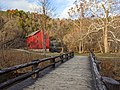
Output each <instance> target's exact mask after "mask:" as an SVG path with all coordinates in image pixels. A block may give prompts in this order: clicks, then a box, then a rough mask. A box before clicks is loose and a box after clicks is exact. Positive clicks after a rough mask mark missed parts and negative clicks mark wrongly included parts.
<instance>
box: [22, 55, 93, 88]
mask: <svg viewBox="0 0 120 90" xmlns="http://www.w3.org/2000/svg"><path fill="white" fill-rule="evenodd" d="M89 68H90V66H89V61H88V57H86V56H75V57H74V58H73V59H71V60H69V61H67V62H65V63H64V64H62V65H60V66H59V67H58V68H56V69H55V70H53V71H51V72H50V73H49V74H46V75H45V76H43V77H42V78H38V80H37V81H36V82H35V83H34V84H33V85H31V86H28V87H26V88H24V90H91V83H90V81H91V72H90V70H89Z"/></svg>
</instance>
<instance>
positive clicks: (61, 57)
mask: <svg viewBox="0 0 120 90" xmlns="http://www.w3.org/2000/svg"><path fill="white" fill-rule="evenodd" d="M60 59H61V63H63V55H61V56H60Z"/></svg>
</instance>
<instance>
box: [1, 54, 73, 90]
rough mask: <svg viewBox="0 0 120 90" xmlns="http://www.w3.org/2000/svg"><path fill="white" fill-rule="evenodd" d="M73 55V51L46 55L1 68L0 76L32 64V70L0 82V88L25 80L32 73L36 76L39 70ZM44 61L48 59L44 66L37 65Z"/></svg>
mask: <svg viewBox="0 0 120 90" xmlns="http://www.w3.org/2000/svg"><path fill="white" fill-rule="evenodd" d="M73 57H74V53H73V52H69V53H65V54H61V55H58V56H53V57H48V58H44V59H37V60H33V61H32V62H29V63H25V64H21V65H16V66H13V67H9V68H5V69H2V70H0V76H2V75H4V74H7V73H9V72H13V71H16V70H19V69H22V68H26V67H30V66H32V71H30V72H27V73H25V74H23V75H20V76H18V77H15V78H13V79H9V80H7V81H5V82H2V83H0V90H1V89H4V88H8V87H10V86H12V85H13V84H15V83H17V82H19V81H23V80H25V79H27V78H29V77H31V76H33V75H34V78H37V77H38V75H39V72H40V71H42V70H44V69H46V68H48V67H53V68H55V67H56V64H57V63H59V62H61V63H63V62H65V61H67V60H69V59H71V58H73ZM46 61H50V64H49V65H47V66H45V67H42V68H40V67H38V65H39V64H40V63H42V62H46Z"/></svg>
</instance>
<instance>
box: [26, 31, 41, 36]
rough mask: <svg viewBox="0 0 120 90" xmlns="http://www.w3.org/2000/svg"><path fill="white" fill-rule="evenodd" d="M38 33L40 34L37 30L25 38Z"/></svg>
mask: <svg viewBox="0 0 120 90" xmlns="http://www.w3.org/2000/svg"><path fill="white" fill-rule="evenodd" d="M38 32H40V30H37V31H35V32H32V33H31V34H29V35H27V36H26V37H30V36H33V35H35V34H36V33H38Z"/></svg>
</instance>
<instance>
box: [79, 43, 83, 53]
mask: <svg viewBox="0 0 120 90" xmlns="http://www.w3.org/2000/svg"><path fill="white" fill-rule="evenodd" d="M79 53H83V45H82V41H80V42H79Z"/></svg>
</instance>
